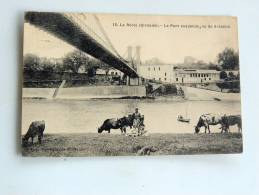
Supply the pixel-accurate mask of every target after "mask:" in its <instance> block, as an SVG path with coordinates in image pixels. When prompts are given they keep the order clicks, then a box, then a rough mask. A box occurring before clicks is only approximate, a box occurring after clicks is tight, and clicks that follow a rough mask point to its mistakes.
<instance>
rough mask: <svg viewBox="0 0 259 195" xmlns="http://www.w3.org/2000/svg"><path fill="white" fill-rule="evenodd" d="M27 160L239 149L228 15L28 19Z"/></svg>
mask: <svg viewBox="0 0 259 195" xmlns="http://www.w3.org/2000/svg"><path fill="white" fill-rule="evenodd" d="M23 34H24V40H23V84H22V87H23V88H22V120H21V121H22V124H21V148H22V155H23V156H33V157H37V156H55V157H56V156H57V157H78V156H147V155H187V154H190V155H193V154H232V153H242V151H243V144H242V143H243V141H242V118H241V96H240V93H241V92H240V69H239V67H240V64H239V46H238V21H237V17H232V16H174V15H141V14H104V13H73V12H64V13H61V12H60V13H59V12H33V11H31V12H26V13H25V14H24V33H23Z"/></svg>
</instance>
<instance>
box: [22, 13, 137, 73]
mask: <svg viewBox="0 0 259 195" xmlns="http://www.w3.org/2000/svg"><path fill="white" fill-rule="evenodd" d="M25 21H26V22H29V23H31V24H33V25H35V26H37V27H39V28H41V29H44V30H46V31H48V32H50V33H52V34H54V35H55V36H56V37H58V38H60V39H62V40H64V41H66V42H67V43H69V44H71V45H73V46H75V47H76V48H78V49H79V50H81V51H84V52H86V53H88V54H89V55H91V56H93V57H95V58H97V59H99V60H101V61H103V62H105V63H106V64H108V65H110V66H112V67H114V68H116V69H118V70H120V71H122V72H123V73H125V74H126V75H128V76H130V77H132V78H136V77H138V74H137V72H136V71H135V70H134V69H133V68H132V67H130V66H129V65H128V64H127V62H125V61H124V60H123V59H121V58H119V57H117V56H115V55H114V54H113V53H112V52H110V51H109V50H108V49H106V48H105V47H104V46H103V45H101V44H100V43H98V42H97V41H96V40H95V39H94V37H91V36H90V35H89V34H87V33H86V32H84V31H83V30H82V29H81V28H80V26H78V25H77V24H75V23H73V22H72V21H71V20H69V19H68V18H67V17H65V15H63V14H61V13H50V12H27V13H26V14H25Z"/></svg>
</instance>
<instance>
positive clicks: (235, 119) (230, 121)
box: [221, 115, 242, 133]
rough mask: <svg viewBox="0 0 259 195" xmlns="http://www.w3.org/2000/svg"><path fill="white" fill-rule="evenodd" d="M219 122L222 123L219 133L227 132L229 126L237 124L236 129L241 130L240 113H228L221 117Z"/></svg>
mask: <svg viewBox="0 0 259 195" xmlns="http://www.w3.org/2000/svg"><path fill="white" fill-rule="evenodd" d="M221 123H222V127H221V128H222V130H221V133H223V131H225V132H229V126H233V125H237V127H238V131H239V132H242V120H241V115H229V116H226V115H224V116H223V117H222V122H221Z"/></svg>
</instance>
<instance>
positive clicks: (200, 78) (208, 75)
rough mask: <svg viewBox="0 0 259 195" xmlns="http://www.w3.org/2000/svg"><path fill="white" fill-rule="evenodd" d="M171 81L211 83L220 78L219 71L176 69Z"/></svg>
mask: <svg viewBox="0 0 259 195" xmlns="http://www.w3.org/2000/svg"><path fill="white" fill-rule="evenodd" d="M174 79H175V80H174V82H173V83H211V82H215V81H219V80H220V71H217V70H197V69H176V70H175V71H174Z"/></svg>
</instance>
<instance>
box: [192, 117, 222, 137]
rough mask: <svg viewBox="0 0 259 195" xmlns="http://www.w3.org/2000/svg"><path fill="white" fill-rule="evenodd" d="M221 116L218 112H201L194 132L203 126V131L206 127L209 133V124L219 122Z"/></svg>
mask: <svg viewBox="0 0 259 195" xmlns="http://www.w3.org/2000/svg"><path fill="white" fill-rule="evenodd" d="M221 120H222V116H220V115H218V114H211V113H210V114H203V115H201V116H200V118H199V121H198V123H197V125H196V126H195V133H199V132H200V128H201V127H205V133H207V129H208V131H209V133H210V125H217V124H221Z"/></svg>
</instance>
